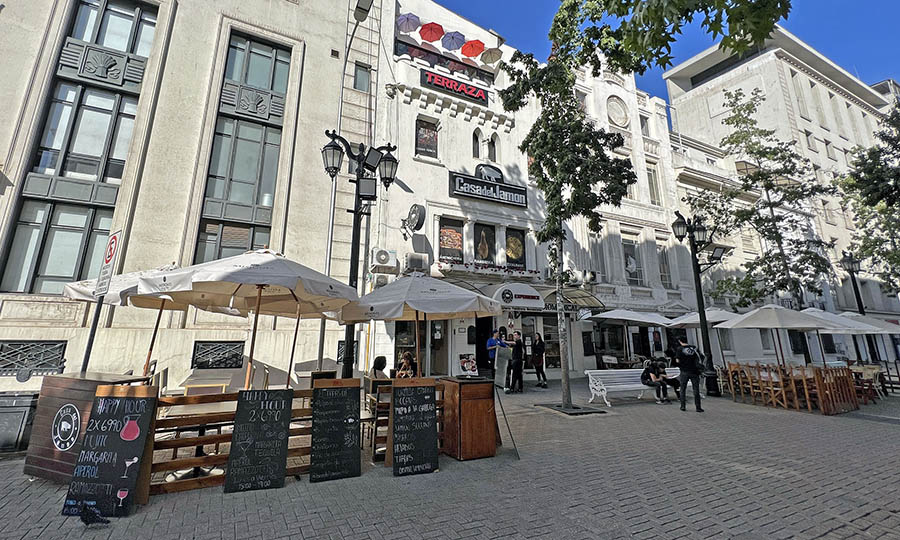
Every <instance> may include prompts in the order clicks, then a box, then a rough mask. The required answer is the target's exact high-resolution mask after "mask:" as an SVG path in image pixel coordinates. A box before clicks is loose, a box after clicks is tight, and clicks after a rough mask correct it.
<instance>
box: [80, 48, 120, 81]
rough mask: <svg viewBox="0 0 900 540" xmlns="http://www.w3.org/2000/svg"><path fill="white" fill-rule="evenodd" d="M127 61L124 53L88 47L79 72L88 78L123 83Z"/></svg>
mask: <svg viewBox="0 0 900 540" xmlns="http://www.w3.org/2000/svg"><path fill="white" fill-rule="evenodd" d="M127 61H128V59H127V58H126V57H125V55H124V54H115V53H113V52H111V51H106V50H104V49H95V48H94V47H87V49H86V52H85V55H84V64H83V65H82V66H81V72H80V73H79V74H80V75H81V76H82V77H85V78H88V79H96V80H98V81H104V82H108V83H112V84H119V85H121V84H122V76H123V75H124V74H125V63H126V62H127Z"/></svg>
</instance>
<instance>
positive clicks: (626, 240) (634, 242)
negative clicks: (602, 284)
mask: <svg viewBox="0 0 900 540" xmlns="http://www.w3.org/2000/svg"><path fill="white" fill-rule="evenodd" d="M626 244H628V245H631V246H634V262H635V270H634V272H633V273H634V274H635V275H636V277H632V276H631V274H632V273H631V272H629V271H628V270H627V269H626V268H625V266H624V265H626V264H628V261H627V256H628V254H627V252H626V251H625V245H626ZM622 263H623V270H625V281H627V282H628V285H631V286H633V287H645V286H646V283H647V276H646V275H644V262H643V261H642V260H641V243H640V238H639V237H630V236H623V237H622Z"/></svg>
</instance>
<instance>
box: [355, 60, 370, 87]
mask: <svg viewBox="0 0 900 540" xmlns="http://www.w3.org/2000/svg"><path fill="white" fill-rule="evenodd" d="M360 70H362V71H363V72H365V74H366V79H367V81H366V85H365V88H360V87H359V86H361V85H360V84H359V82H360V81H359V79H360V77H359V74H360ZM353 89H354V90H358V91H360V92H365V93H369V92H370V91H371V89H372V66H370V65H368V64H364V63H362V62H356V63H355V64H354V65H353Z"/></svg>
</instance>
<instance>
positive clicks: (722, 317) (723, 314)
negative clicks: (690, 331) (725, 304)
mask: <svg viewBox="0 0 900 540" xmlns="http://www.w3.org/2000/svg"><path fill="white" fill-rule="evenodd" d="M738 316H739V315H738V314H737V313H733V312H731V311H725V310H724V309H719V308H707V310H706V323H707V324H716V323H720V322H725V321H730V320H731V319H733V318H735V317H738ZM669 326H670V327H671V328H699V327H700V314H699V313H697V312H696V311H692V312H691V313H688V314H686V315H682V316H681V317H678V318H677V319H672V322H671V323H669Z"/></svg>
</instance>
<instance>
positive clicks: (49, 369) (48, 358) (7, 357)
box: [0, 341, 66, 377]
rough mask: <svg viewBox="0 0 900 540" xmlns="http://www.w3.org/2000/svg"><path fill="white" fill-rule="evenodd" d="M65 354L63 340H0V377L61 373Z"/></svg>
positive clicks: (64, 363)
mask: <svg viewBox="0 0 900 540" xmlns="http://www.w3.org/2000/svg"><path fill="white" fill-rule="evenodd" d="M65 354H66V342H65V341H0V377H16V376H20V375H21V374H22V373H23V372H27V374H28V376H29V377H32V376H37V377H42V376H44V375H55V374H57V373H62V371H63V368H64V367H65V365H66V360H65Z"/></svg>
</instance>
